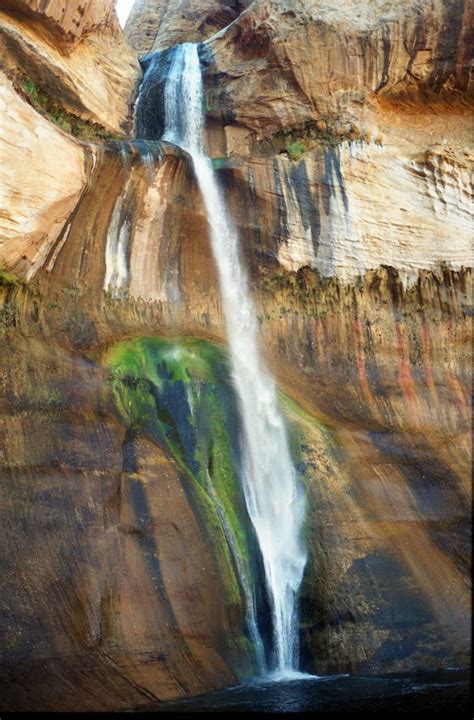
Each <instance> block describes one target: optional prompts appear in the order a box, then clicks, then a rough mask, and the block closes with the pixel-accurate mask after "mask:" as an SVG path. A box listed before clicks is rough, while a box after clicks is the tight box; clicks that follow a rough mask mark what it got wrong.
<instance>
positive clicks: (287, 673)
mask: <svg viewBox="0 0 474 720" xmlns="http://www.w3.org/2000/svg"><path fill="white" fill-rule="evenodd" d="M320 679H321V678H320V676H319V675H311V674H309V673H305V672H301V671H300V670H293V669H292V668H285V669H284V670H273V671H271V672H269V673H267V674H265V675H262V677H261V681H262V682H264V683H265V682H293V681H295V680H320Z"/></svg>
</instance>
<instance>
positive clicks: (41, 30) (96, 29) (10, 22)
mask: <svg viewBox="0 0 474 720" xmlns="http://www.w3.org/2000/svg"><path fill="white" fill-rule="evenodd" d="M0 48H1V60H0V65H1V69H2V70H3V71H4V72H6V73H7V74H8V75H9V77H11V78H19V77H21V78H26V79H28V80H30V81H33V82H34V83H35V84H36V85H37V86H38V87H39V88H41V90H42V91H44V92H45V93H46V95H48V96H49V97H50V98H51V100H52V102H54V103H56V104H57V105H58V106H60V107H62V108H65V109H66V110H68V111H70V112H72V113H74V114H75V115H78V116H79V117H81V118H84V119H86V120H89V121H91V122H94V123H99V124H100V125H102V126H103V127H104V128H106V129H107V130H109V131H110V132H112V133H116V134H119V135H121V134H123V131H124V129H125V128H126V127H127V126H129V125H130V122H131V105H132V101H133V99H134V95H135V91H136V86H137V82H138V78H139V75H140V69H139V65H138V62H137V60H136V58H135V57H134V56H133V54H132V52H131V50H130V47H129V46H128V44H127V43H126V41H125V39H124V37H123V35H122V33H121V31H120V28H119V26H118V22H117V19H116V17H115V14H114V13H113V3H112V1H111V0H104V1H103V2H99V3H95V2H89V3H86V4H84V3H67V7H66V3H60V2H49V3H46V4H45V3H39V4H38V3H36V2H23V3H20V4H19V5H18V4H17V3H15V5H14V6H13V5H10V4H9V3H7V4H6V6H2V11H1V12H0Z"/></svg>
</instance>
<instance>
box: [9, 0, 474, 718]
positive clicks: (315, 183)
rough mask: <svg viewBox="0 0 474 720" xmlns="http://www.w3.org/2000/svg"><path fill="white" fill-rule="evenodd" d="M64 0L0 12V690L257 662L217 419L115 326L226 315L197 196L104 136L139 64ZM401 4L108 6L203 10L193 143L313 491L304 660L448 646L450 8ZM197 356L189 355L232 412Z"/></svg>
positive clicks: (139, 17) (167, 170) (460, 344)
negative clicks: (215, 186)
mask: <svg viewBox="0 0 474 720" xmlns="http://www.w3.org/2000/svg"><path fill="white" fill-rule="evenodd" d="M73 5H74V3H71V8H69V4H68V14H66V15H61V13H60V12H59V11H58V7H59V3H54V2H50V3H47V4H46V5H45V4H44V3H42V4H39V5H38V4H37V3H35V2H33V0H31V2H28V3H27V2H24V3H21V6H20V5H18V6H17V4H15V8H13V5H10V4H9V3H3V4H2V8H1V10H2V15H1V17H0V33H1V38H2V43H4V44H3V45H2V48H3V52H2V56H1V57H2V70H3V73H4V76H3V83H2V98H3V99H4V102H5V109H6V110H7V112H5V113H3V118H2V122H4V123H5V125H4V131H5V132H4V133H3V135H2V137H0V153H1V158H2V163H1V169H0V173H1V186H2V187H3V188H4V196H3V198H2V199H3V200H4V203H2V206H3V205H4V208H5V209H4V210H3V209H2V214H1V218H2V219H1V221H0V233H1V236H0V297H1V300H0V302H1V315H0V333H1V334H2V345H1V349H0V367H1V370H0V377H1V386H2V395H1V398H0V403H1V404H0V408H1V411H0V437H1V438H2V443H1V447H2V450H1V452H2V454H1V456H0V462H1V463H2V483H1V487H2V489H1V492H2V506H3V507H4V511H5V518H6V527H7V532H6V533H5V540H4V543H3V548H2V552H3V560H2V563H3V575H4V577H5V592H4V611H3V615H2V621H1V632H2V638H3V640H2V648H3V651H2V658H1V667H2V681H1V689H2V692H1V696H2V701H1V703H2V707H3V708H4V709H6V710H18V709H22V710H24V709H32V708H35V709H44V710H64V711H69V710H71V709H76V710H113V709H118V708H128V707H132V706H138V705H141V704H144V703H147V702H150V701H155V700H165V699H168V698H171V697H177V696H179V695H186V694H197V693H199V692H204V691H206V690H208V689H211V688H214V687H220V686H224V685H228V684H232V683H235V682H237V681H238V679H242V678H245V677H248V676H249V675H250V674H252V673H253V672H255V655H254V652H253V649H252V646H251V643H250V642H249V639H248V637H247V633H246V628H245V593H244V590H243V588H242V586H241V584H240V581H239V567H238V561H237V560H236V556H235V555H233V554H232V548H231V544H229V536H228V535H226V533H225V530H224V525H223V524H222V518H220V517H218V516H216V512H215V509H214V510H212V511H211V509H210V508H211V506H212V507H214V506H215V503H214V505H213V503H211V502H210V498H211V494H210V493H211V491H210V489H209V488H206V487H205V486H203V487H204V490H203V489H202V488H201V485H199V483H200V482H204V480H202V481H201V480H200V478H201V477H204V476H205V473H204V475H203V472H204V470H205V469H206V468H207V469H208V470H209V473H210V476H211V477H212V478H215V479H216V482H217V475H216V474H215V473H216V460H214V461H213V460H212V457H213V455H212V452H214V453H215V452H217V451H218V450H217V448H218V446H215V449H214V450H213V451H212V452H211V450H209V449H206V448H208V447H210V445H209V441H208V440H205V439H203V438H202V437H201V439H200V442H201V445H196V447H198V448H200V449H199V453H198V454H197V455H196V454H194V455H193V456H192V457H191V456H189V455H188V454H186V453H189V449H187V448H188V445H189V443H190V442H191V440H190V438H192V437H193V436H192V434H190V433H191V430H190V428H189V427H188V424H186V418H188V419H189V418H190V417H191V415H192V412H191V406H190V404H189V397H188V396H187V395H186V394H185V393H184V394H183V392H184V391H183V386H182V385H180V382H181V378H182V377H187V376H188V375H189V374H190V377H192V374H193V373H196V372H198V371H197V370H196V367H195V366H194V365H193V362H194V361H193V362H191V360H189V359H188V360H187V362H188V365H186V366H185V367H184V370H183V369H182V368H181V369H180V371H179V373H178V374H177V375H176V374H175V376H173V377H171V376H170V377H168V376H167V380H166V382H167V384H166V385H165V386H163V387H164V388H165V389H163V388H162V389H161V390H160V391H159V392H158V390H157V389H156V388H157V387H158V385H157V383H158V380H157V379H156V377H155V379H154V380H153V378H152V376H151V375H150V372H149V371H148V370H146V371H145V368H146V367H148V365H147V363H148V362H149V359H147V358H149V353H150V352H151V350H149V349H148V350H147V351H146V353H145V351H144V347H146V348H148V346H144V345H143V344H140V342H139V341H138V340H137V338H141V337H154V338H159V337H161V338H171V339H170V340H169V342H171V343H172V342H177V341H173V340H172V338H173V337H176V336H181V337H188V338H196V337H197V338H201V339H202V341H204V340H206V341H209V343H210V345H209V347H211V348H214V347H215V345H214V343H217V344H218V345H219V344H223V343H224V342H225V337H224V330H223V318H222V309H221V305H220V298H219V292H218V288H217V281H216V271H215V268H214V265H213V261H212V255H211V252H210V247H209V242H208V238H207V226H206V216H205V212H204V208H203V203H202V200H201V198H200V196H199V193H198V190H197V186H196V183H195V180H194V176H193V172H192V169H191V164H190V161H189V158H188V157H187V156H186V155H185V154H184V153H182V152H180V151H179V150H177V149H175V148H173V147H172V146H170V145H167V144H166V143H162V144H160V143H157V142H148V141H144V140H139V139H131V137H130V136H128V137H127V136H126V133H127V128H130V127H131V102H132V99H133V97H134V93H135V88H136V84H137V81H138V78H139V67H138V62H137V61H136V59H135V58H134V56H133V54H132V51H131V50H130V49H129V47H128V46H127V44H126V40H125V39H124V38H123V37H122V35H121V34H120V30H119V29H118V27H117V25H116V21H115V19H114V17H113V14H112V12H111V3H107V2H102V3H94V2H90V3H89V4H87V10H86V12H85V14H84V15H82V16H81V17H82V19H81V21H80V22H79V21H78V20H75V15H74V7H73ZM217 5H219V7H217ZM392 5H393V4H391V3H383V2H377V3H370V4H369V3H367V2H364V1H362V0H360V1H358V2H355V1H354V2H352V3H350V5H349V4H347V3H345V4H344V5H341V3H339V4H336V3H330V2H318V3H316V2H309V1H306V2H298V3H284V2H282V0H278V1H277V0H273V1H272V2H269V1H267V0H266V1H263V0H262V1H260V0H259V1H256V2H253V3H224V4H216V3H214V2H204V1H201V2H187V3H180V4H176V5H174V4H173V7H171V5H170V4H168V5H167V4H165V3H159V2H156V1H155V2H151V0H149V1H148V2H147V1H142V2H137V5H136V8H135V10H134V13H133V14H132V16H131V18H130V20H129V23H128V25H127V33H128V34H129V36H130V39H131V44H132V45H133V46H134V47H135V48H137V49H138V50H139V51H140V52H149V51H151V50H154V49H159V50H161V49H163V48H166V47H170V46H171V45H173V44H175V43H176V42H181V41H186V40H190V41H199V40H205V43H204V46H203V50H202V57H203V63H204V64H205V68H206V70H205V81H206V96H207V110H208V113H207V122H208V127H207V137H208V146H209V148H208V149H209V152H210V154H211V155H212V156H213V158H214V160H213V162H214V165H215V167H216V169H217V172H218V175H219V178H220V181H221V184H222V186H223V188H224V191H225V194H226V198H227V200H228V203H229V207H230V210H231V213H232V216H233V218H234V219H235V221H236V224H237V226H238V229H239V235H240V240H241V245H242V253H243V256H244V258H245V261H246V264H247V266H248V268H249V271H250V275H251V283H252V289H253V293H254V297H255V302H256V305H257V309H258V315H259V322H260V328H261V334H262V348H263V350H264V353H265V356H266V359H267V361H268V363H269V365H270V367H271V368H272V370H273V372H274V374H275V376H276V378H277V380H278V383H279V385H280V388H281V390H282V404H283V407H284V410H285V413H286V416H287V418H288V424H289V428H290V436H291V445H292V450H293V452H294V455H295V458H296V459H297V462H298V472H299V473H300V474H301V477H302V479H303V480H304V482H305V484H306V487H307V493H308V498H309V510H308V523H307V529H306V538H307V542H308V546H309V548H310V559H309V562H308V567H307V570H306V574H305V578H304V581H303V587H302V591H301V611H300V615H301V617H300V625H301V630H300V639H301V664H302V668H303V669H305V670H307V671H309V672H316V673H318V674H323V673H332V672H364V673H376V672H393V671H397V670H407V669H410V670H411V669H417V668H420V669H426V668H441V667H449V666H463V665H465V664H467V662H468V655H469V642H468V638H469V624H470V595H469V577H470V576H469V573H470V546H469V542H470V529H469V528H470V520H469V508H470V502H469V497H470V459H471V458H470V450H471V448H470V421H471V407H470V399H469V389H470V381H471V374H470V373H471V369H470V361H471V349H470V348H471V345H470V341H471V319H470V315H471V312H472V305H471V304H470V298H471V292H472V284H471V264H472V252H471V248H470V246H469V238H470V234H472V232H471V231H472V216H471V215H470V214H469V208H470V200H471V197H472V195H471V189H470V170H471V167H472V139H471V137H470V135H471V132H470V131H471V127H472V109H471V100H470V95H469V87H468V83H467V78H468V60H469V58H468V50H469V37H470V35H469V33H470V30H469V28H470V23H469V16H468V9H469V8H468V3H463V2H459V1H456V2H447V1H446V2H441V1H440V0H439V1H438V0H437V1H436V2H433V3H431V4H430V6H429V8H428V6H427V5H426V4H421V5H420V4H419V3H415V2H408V1H407V2H403V3H398V4H397V7H396V8H395V9H394V8H393V7H392ZM23 6H24V7H23ZM69 13H70V14H69ZM183 15H184V16H185V17H184V18H183V17H182V16H183ZM60 17H62V19H61V20H59V18H60ZM45 48H47V52H46V50H45ZM308 48H310V51H308ZM108 49H110V51H111V52H110V53H109V52H108ZM105 56H107V58H106V57H105ZM117 56H120V59H118V57H117ZM81 58H82V59H81ZM76 62H77V65H74V63H76ZM89 62H93V63H94V64H96V65H97V67H98V68H99V71H98V74H97V76H96V77H97V82H99V79H100V78H101V79H102V80H101V82H102V81H103V87H104V88H105V91H104V92H105V94H104V95H100V99H98V98H99V95H98V94H97V92H96V89H97V88H96V83H95V82H94V83H93V84H92V85H90V84H89V82H88V81H89V80H90V77H91V75H90V73H88V71H87V68H88V67H90V65H88V63H89ZM68 63H69V64H68ZM14 67H15V68H16V67H19V68H21V73H20V74H17V73H12V68H14ZM73 67H76V68H77V74H76V72H75V71H73V70H69V68H73ZM45 68H49V69H48V70H47V72H46V71H45V70H44V69H45ZM58 68H64V70H61V72H59V74H58ZM66 68H68V69H67V70H66ZM111 68H113V69H114V71H113V73H112V72H111ZM35 73H36V74H35ZM53 76H54V78H55V80H54V82H53V81H52V80H51V82H50V81H49V78H52V77H53ZM79 77H80V78H81V81H80V82H79V79H78V78H79ZM25 78H27V79H28V80H32V81H34V82H35V83H36V85H35V87H36V86H38V87H37V88H36V89H37V90H38V92H39V91H41V98H40V99H41V102H40V103H38V99H37V93H36V96H35V93H34V92H33V93H32V92H31V91H32V86H31V85H28V84H27V85H26V86H25V84H24V79H25ZM35 78H38V80H35ZM39 78H41V80H42V82H43V84H42V85H41V88H39ZM44 79H46V82H44ZM89 85H90V86H89ZM157 92H159V89H158V90H157ZM44 98H46V99H44ZM106 98H108V100H106ZM156 113H157V119H156V121H157V126H158V127H159V125H160V123H161V122H162V118H161V119H160V116H159V114H160V107H159V104H157V106H156ZM71 116H73V117H72V118H71ZM76 116H77V117H79V118H80V119H81V122H83V123H84V124H83V125H79V124H78V123H77V122H76V121H75V120H74V117H76ZM64 118H66V120H64ZM63 120H64V122H67V123H69V125H67V126H66V129H65V127H64V125H63V127H62V126H61V122H62V121H63ZM60 121H61V122H60ZM58 123H59V124H58ZM68 128H69V129H68ZM3 160H5V162H3ZM124 340H126V341H127V342H128V343H129V344H128V345H125V346H124V345H123V341H124ZM202 341H201V342H202ZM121 343H122V344H121ZM124 347H125V350H124ZM177 347H179V343H178V345H177ZM207 347H208V345H207V344H206V343H203V344H202V345H197V346H196V348H197V349H196V353H197V355H199V354H200V353H203V355H202V357H203V358H204V360H205V363H207V362H210V361H209V357H214V356H213V355H212V353H211V354H209V353H210V352H211V351H210V350H206V349H205V348H207ZM213 352H214V351H213ZM120 353H125V355H124V356H123V357H124V358H126V359H123V360H121V362H123V366H122V365H120V364H119V365H117V364H114V363H112V365H111V362H112V360H111V358H112V359H117V358H122V355H121V354H120ZM147 353H148V354H147ZM153 357H155V356H153ZM158 357H161V356H156V357H155V360H153V362H154V363H155V365H154V367H156V368H163V365H162V364H160V363H162V361H161V360H160V361H159V360H158V359H157V358H158ZM219 357H220V356H219ZM204 360H203V362H204ZM114 362H118V360H114ZM221 362H222V361H221V360H219V361H217V360H215V361H214V360H213V361H212V362H211V366H215V367H216V368H218V367H220V364H219V363H221ZM213 363H214V365H213ZM206 366H207V365H206ZM117 367H118V368H119V369H120V368H122V367H123V368H125V369H124V370H123V373H122V375H120V377H119V382H120V383H122V385H123V388H122V385H120V387H121V388H122V389H121V390H120V393H119V394H118V395H117V392H115V394H114V392H113V390H114V388H116V386H115V385H114V383H115V382H116V381H117V376H116V375H114V374H113V373H114V372H115V373H116V372H117ZM199 367H201V365H199ZM130 368H135V369H134V370H133V371H132V370H131V369H130ZM193 368H194V369H193ZM121 372H122V371H121ZM160 372H161V373H163V372H164V371H163V370H162V369H161V370H160ZM176 372H177V371H176ZM199 372H202V370H200V371H199ZM199 372H198V374H199ZM209 372H210V371H209ZM111 373H112V374H111ZM183 373H184V375H183ZM219 373H220V374H219V378H220V379H219V380H216V379H215V378H214V379H212V373H211V375H206V378H207V379H206V383H207V384H206V383H204V380H202V379H201V380H200V382H201V383H202V387H203V388H207V389H206V392H209V393H210V395H209V397H212V398H216V397H217V398H218V399H219V402H218V404H217V405H214V406H213V407H215V408H217V410H215V412H219V413H221V412H224V413H229V414H228V415H225V417H230V416H231V415H232V413H231V410H229V408H231V402H232V390H231V388H230V386H229V383H228V378H226V376H225V372H224V371H222V373H224V374H222V373H221V371H219ZM163 377H164V376H163V375H162V374H161V375H160V374H159V378H161V380H160V382H161V381H162V380H163ZM150 378H152V379H150ZM173 378H174V379H173ZM183 382H184V381H183ZM203 383H204V384H203ZM160 387H161V385H160ZM124 392H125V393H127V394H126V397H127V398H128V399H127V403H129V402H130V403H132V406H133V407H135V403H137V408H138V410H137V417H139V418H141V417H147V418H148V417H149V420H147V423H145V424H143V425H142V424H140V423H139V422H138V421H137V418H136V417H135V416H133V417H132V415H131V414H130V413H129V412H128V411H127V412H125V411H124V407H127V403H125V404H124V402H123V400H121V399H120V398H123V397H125V396H124V395H123V393H124ZM150 398H155V399H156V413H157V415H156V417H155V415H153V416H151V415H150V416H148V413H149V412H152V411H153V413H154V412H155V405H153V404H152V405H150V404H149V403H150V402H151V400H150ZM186 398H187V399H186ZM153 402H155V400H154V401H153ZM213 402H214V401H213ZM160 403H161V404H160ZM150 408H151V409H150ZM222 408H224V409H222ZM225 408H227V409H225ZM165 411H166V412H165ZM160 413H161V414H160ZM163 413H165V414H163ZM219 417H220V415H219ZM160 423H161V424H160ZM163 423H164V425H163ZM191 424H192V423H191ZM157 428H158V429H159V428H161V429H160V430H159V431H158V429H157ZM163 428H168V432H169V435H167V434H166V430H164V431H163ZM162 432H164V434H160V433H162ZM233 434H235V431H234V433H232V432H230V430H229V435H230V436H231V437H232V435H233ZM178 440H179V442H178ZM193 442H194V441H193ZM196 442H197V441H196ZM226 442H227V441H224V438H222V443H223V445H222V447H227V445H226ZM170 443H171V444H170ZM176 443H178V445H177V444H176ZM180 443H181V444H180ZM178 446H179V447H183V448H184V450H182V451H181V450H180V452H179V453H177V450H176V447H178ZM192 447H194V445H192ZM196 452H197V451H196ZM226 452H230V451H226ZM182 453H184V455H183V454H182ZM206 453H208V454H206ZM204 457H205V458H207V459H206V460H204ZM214 457H218V458H219V459H218V460H217V465H218V466H219V467H224V466H225V463H226V462H227V460H225V458H226V457H227V455H226V454H225V453H224V455H222V454H221V455H219V456H214ZM183 458H184V460H183ZM226 477H227V476H226ZM223 482H224V487H226V483H227V487H233V485H232V484H231V482H232V481H231V478H230V476H229V478H228V479H227V480H225V481H223ZM235 492H236V491H235ZM235 492H234V495H233V497H234V500H233V502H234V503H235V507H239V505H238V503H239V500H238V497H237V495H236V494H235ZM223 502H224V501H223ZM239 512H240V513H241V515H242V513H243V511H239ZM241 522H242V523H243V525H242V527H245V522H246V521H245V518H244V519H243V520H242V518H241ZM236 532H237V534H238V536H239V537H240V535H239V533H240V531H239V530H237V531H236ZM249 542H250V546H251V540H249ZM253 554H254V555H255V554H256V553H255V550H254V551H253ZM244 555H245V553H244ZM251 555H252V553H251ZM249 572H250V571H249ZM251 572H252V575H253V577H255V578H257V580H256V582H257V584H258V567H253V568H252V570H251ZM258 592H259V593H260V595H261V594H262V590H261V588H258ZM262 602H263V601H262Z"/></svg>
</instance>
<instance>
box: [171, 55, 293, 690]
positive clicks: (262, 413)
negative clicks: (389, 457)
mask: <svg viewBox="0 0 474 720" xmlns="http://www.w3.org/2000/svg"><path fill="white" fill-rule="evenodd" d="M165 108H166V122H165V134H164V136H163V139H164V140H167V141H169V142H171V143H174V144H175V145H179V146H180V147H182V148H183V149H184V150H186V151H187V152H188V153H189V154H190V155H191V157H192V160H193V164H194V170H195V174H196V177H197V180H198V183H199V187H200V190H201V193H202V197H203V199H204V203H205V207H206V211H207V218H208V223H209V229H210V238H211V245H212V250H213V254H214V258H215V262H216V265H217V268H218V273H219V282H220V290H221V296H222V302H223V309H224V315H225V321H226V328H227V336H228V342H229V348H230V357H231V364H232V373H233V379H234V384H235V387H236V390H237V394H238V398H239V403H240V411H241V416H242V425H243V435H244V439H243V444H244V447H243V457H244V470H243V478H242V482H243V489H244V495H245V500H246V504H247V509H248V512H249V515H250V518H251V521H252V523H253V526H254V528H255V532H256V535H257V539H258V542H259V545H260V550H261V553H262V557H263V563H264V568H265V579H266V584H267V589H268V595H269V599H270V604H271V609H272V615H273V630H274V648H273V650H274V658H273V663H272V664H273V669H274V671H275V673H276V674H277V675H278V676H281V677H283V676H284V675H285V673H288V672H291V671H293V673H294V670H295V669H296V668H297V666H298V618H297V604H296V603H297V594H298V589H299V586H300V584H301V579H302V576H303V570H304V566H305V563H306V551H305V549H304V547H303V545H302V543H301V539H300V534H301V529H302V524H303V519H304V506H305V499H304V493H303V490H302V488H301V485H300V483H299V482H298V480H297V477H296V473H295V469H294V467H293V463H292V461H291V456H290V451H289V447H288V438H287V434H286V429H285V424H284V421H283V417H282V415H281V412H280V410H279V408H278V402H277V393H276V388H275V383H274V381H273V379H272V378H271V377H270V375H269V373H268V371H267V369H266V368H265V366H264V363H263V361H262V358H261V356H260V352H259V348H258V332H257V318H256V312H255V308H254V305H253V302H252V300H251V297H250V292H249V282H248V278H247V274H246V272H245V270H244V267H243V266H242V263H241V260H240V256H239V239H238V234H237V230H236V228H235V226H234V224H233V222H232V220H231V218H230V216H229V213H228V211H227V207H226V203H225V200H224V197H223V194H222V192H221V190H220V188H219V186H218V183H217V178H216V176H215V173H214V170H213V168H212V164H211V162H210V160H209V159H208V158H207V157H206V156H205V154H204V149H203V124H204V116H203V87H202V77H201V67H200V61H199V56H198V46H197V45H194V44H191V43H185V44H183V45H179V46H177V47H176V49H175V51H174V54H173V59H172V65H171V68H170V72H169V75H168V77H167V80H166V85H165Z"/></svg>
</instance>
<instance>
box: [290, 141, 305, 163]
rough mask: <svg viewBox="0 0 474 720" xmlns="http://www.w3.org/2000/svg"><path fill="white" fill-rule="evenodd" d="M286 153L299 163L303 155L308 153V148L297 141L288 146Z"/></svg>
mask: <svg viewBox="0 0 474 720" xmlns="http://www.w3.org/2000/svg"><path fill="white" fill-rule="evenodd" d="M286 151H287V153H288V155H289V156H290V158H291V159H292V160H295V161H297V160H301V158H302V157H303V154H304V152H305V151H306V146H305V144H304V143H303V141H302V140H295V141H294V142H291V143H289V145H287V146H286Z"/></svg>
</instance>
